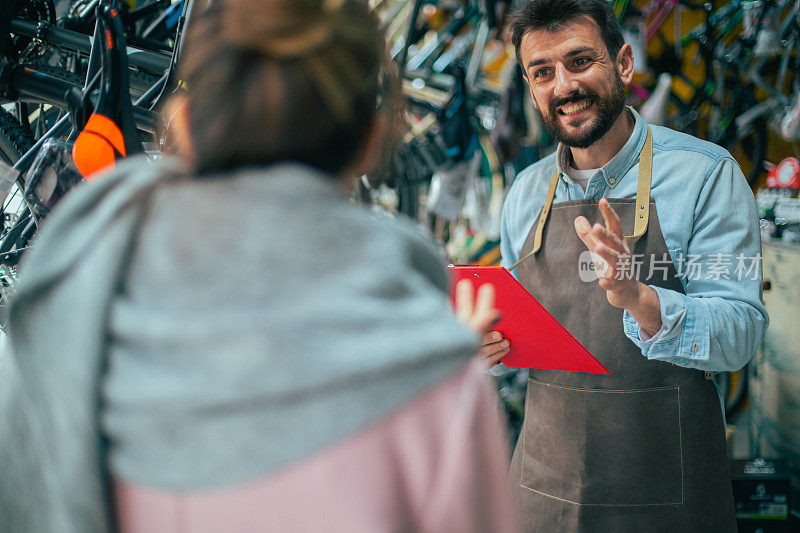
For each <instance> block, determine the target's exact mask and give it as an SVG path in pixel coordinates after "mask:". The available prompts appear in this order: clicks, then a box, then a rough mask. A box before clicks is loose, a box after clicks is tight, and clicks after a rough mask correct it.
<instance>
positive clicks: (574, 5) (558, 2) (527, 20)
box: [508, 0, 625, 71]
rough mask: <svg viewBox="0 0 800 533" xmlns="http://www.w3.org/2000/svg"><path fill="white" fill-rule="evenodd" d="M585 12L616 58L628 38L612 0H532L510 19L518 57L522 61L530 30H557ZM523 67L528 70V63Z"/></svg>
mask: <svg viewBox="0 0 800 533" xmlns="http://www.w3.org/2000/svg"><path fill="white" fill-rule="evenodd" d="M582 15H586V16H588V17H589V18H591V19H592V20H593V21H595V23H596V24H597V26H598V27H599V28H600V36H601V37H602V39H603V42H604V43H605V45H606V49H607V50H608V54H609V56H610V57H611V60H612V61H614V60H616V58H617V54H618V53H619V51H620V49H621V48H622V45H624V44H625V39H624V38H623V37H622V29H621V28H620V27H619V22H618V21H617V17H616V16H615V15H614V11H613V10H612V9H611V3H610V2H609V1H608V0H531V1H530V2H528V3H527V4H526V5H524V6H523V7H521V8H519V9H518V10H516V11H515V12H514V13H512V14H511V15H510V16H509V20H508V28H509V29H510V30H511V42H512V43H514V49H515V50H516V51H517V61H519V62H520V64H521V65H522V60H521V59H520V55H519V47H520V45H521V44H522V37H524V36H525V34H526V33H528V32H529V31H536V30H541V29H544V30H547V31H553V32H555V31H558V30H560V29H561V28H562V27H563V26H564V25H565V24H567V23H569V22H571V21H573V20H574V19H576V18H577V17H580V16H582ZM522 69H523V71H524V70H525V65H522Z"/></svg>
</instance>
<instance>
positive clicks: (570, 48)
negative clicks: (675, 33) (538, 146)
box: [482, 0, 769, 533]
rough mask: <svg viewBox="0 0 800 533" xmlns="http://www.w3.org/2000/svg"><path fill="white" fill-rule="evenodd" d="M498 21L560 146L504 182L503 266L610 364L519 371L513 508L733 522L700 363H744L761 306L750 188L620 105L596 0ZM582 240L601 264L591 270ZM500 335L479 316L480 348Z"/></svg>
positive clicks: (570, 0) (711, 389) (727, 526)
mask: <svg viewBox="0 0 800 533" xmlns="http://www.w3.org/2000/svg"><path fill="white" fill-rule="evenodd" d="M510 27H511V33H512V41H513V43H514V46H515V48H516V50H517V58H518V60H519V62H520V65H521V66H522V69H523V72H524V76H525V79H526V81H527V82H528V85H529V87H530V94H531V97H532V99H533V103H534V106H535V107H536V109H537V110H538V111H539V113H540V114H541V118H542V121H543V123H544V125H545V127H546V128H547V130H548V131H549V132H550V134H551V135H552V136H553V137H554V138H555V139H556V140H558V141H559V146H558V149H557V151H556V153H554V154H552V155H550V156H548V157H545V158H544V159H542V160H541V161H539V162H537V163H535V164H534V165H532V166H530V167H528V168H527V169H525V170H523V171H522V172H521V173H520V174H519V176H517V179H516V180H515V182H514V185H513V186H512V188H511V190H510V191H509V193H508V196H507V198H506V201H505V205H504V208H503V216H502V229H501V248H502V255H503V265H504V266H506V267H508V268H510V269H511V270H512V272H514V273H515V275H516V276H517V278H518V279H519V281H520V282H521V283H522V285H523V286H524V287H525V288H526V289H527V290H528V291H529V292H530V293H531V294H532V295H533V296H534V297H535V298H536V299H537V300H538V301H539V302H540V303H541V304H542V305H543V306H544V307H545V308H546V309H547V310H548V311H549V312H550V314H551V315H553V316H554V317H555V318H556V319H557V320H558V321H559V322H560V323H561V324H562V325H563V326H564V327H565V328H566V329H567V330H568V331H569V332H570V333H571V334H572V335H573V336H574V337H575V338H577V339H578V341H579V342H580V343H581V344H582V345H583V346H584V347H585V348H586V349H587V350H589V351H590V352H591V353H592V355H594V357H595V358H596V359H598V360H599V361H600V363H601V364H602V365H603V366H605V368H607V369H608V370H609V372H610V373H609V374H607V375H605V374H589V373H578V372H563V371H555V370H531V372H530V375H529V379H528V392H527V397H526V403H525V409H526V413H525V421H524V425H523V429H522V433H521V436H520V439H519V441H518V442H517V446H516V449H515V453H514V459H513V461H512V467H511V477H512V480H513V482H514V484H515V486H516V487H517V490H516V492H517V499H518V502H519V506H520V509H521V511H522V515H523V523H524V524H525V526H526V529H527V530H528V531H537V532H539V531H541V532H545V531H546V532H550V531H559V532H561V531H598V532H602V533H608V532H614V533H618V532H625V531H631V532H642V531H646V532H648V533H649V532H657V531H682V532H683V531H698V532H699V531H709V532H715V533H720V532H728V531H735V530H736V521H735V515H734V509H733V497H732V492H731V481H730V472H729V467H728V458H727V453H726V446H725V434H724V413H723V411H722V409H721V408H720V403H721V402H720V397H719V396H718V393H717V390H716V388H715V386H714V383H713V381H711V377H713V373H714V372H720V371H729V370H736V369H739V368H742V367H743V366H744V365H745V364H747V362H748V361H749V360H750V358H751V357H752V355H753V353H754V352H755V350H756V348H757V346H758V344H759V342H760V340H761V337H762V335H763V332H764V329H765V328H766V326H767V323H768V320H769V319H768V316H767V313H766V310H765V309H764V306H763V304H762V303H761V300H760V290H761V271H760V262H759V263H758V264H757V265H755V267H754V268H752V270H750V271H748V274H752V275H749V276H743V275H742V273H743V271H742V270H739V269H738V268H737V269H736V270H734V266H733V265H736V264H737V260H738V261H748V260H751V261H756V260H758V259H760V256H759V254H760V249H761V248H760V247H761V243H760V234H759V225H758V216H757V212H756V207H755V201H754V199H753V195H752V192H751V191H750V189H749V187H748V186H747V182H746V180H745V178H744V176H743V175H742V172H741V170H740V168H739V166H738V164H737V163H736V161H734V159H733V158H732V157H731V155H730V154H729V153H728V152H727V151H725V150H724V149H723V148H720V147H718V146H716V145H713V144H711V143H708V142H705V141H701V140H699V139H696V138H694V137H691V136H689V135H685V134H681V133H677V132H674V131H672V130H669V129H667V128H662V127H658V126H648V125H647V124H646V123H645V122H644V120H643V119H642V117H641V116H639V114H638V113H636V112H635V111H634V110H633V109H630V108H625V107H624V102H623V101H624V87H625V86H626V85H628V84H629V83H630V82H631V80H632V78H633V52H632V50H631V47H630V45H629V44H626V43H625V42H624V40H623V38H622V33H621V31H620V28H619V25H618V23H617V20H616V18H615V16H614V13H613V11H612V10H611V8H610V6H609V2H608V1H606V0H534V1H532V2H530V3H529V4H528V5H526V6H525V7H523V8H522V9H521V10H519V11H518V12H516V13H515V14H514V15H513V16H512V18H511V22H510ZM731 206H736V207H735V209H731ZM587 249H588V251H589V252H591V257H592V258H593V260H594V261H598V262H600V263H605V264H604V265H603V266H604V268H601V269H599V270H600V271H601V272H603V274H602V276H601V277H594V278H592V279H590V280H588V281H586V280H585V279H581V276H580V275H579V268H580V265H581V261H582V260H584V261H585V256H586V252H587ZM684 257H689V258H693V260H694V261H695V262H696V266H699V267H700V269H697V268H695V269H693V270H692V271H691V272H690V271H689V269H685V268H682V265H684V262H683V258H684ZM724 258H727V261H728V263H725V262H724ZM754 264H755V263H754ZM726 265H727V266H729V267H730V268H728V269H727V270H726ZM712 266H713V267H714V270H712V268H711V267H712ZM715 273H716V274H715ZM531 328H532V329H534V328H536V324H531ZM513 348H514V346H513V343H511V344H510V345H509V341H508V340H504V339H503V338H502V335H501V334H500V333H499V332H492V333H490V334H489V335H487V336H486V338H485V339H484V343H483V348H482V354H483V357H484V359H485V360H486V362H487V363H489V364H494V363H497V362H498V361H499V360H500V359H502V357H503V356H504V355H505V354H507V353H508V352H509V350H513Z"/></svg>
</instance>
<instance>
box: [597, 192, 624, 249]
mask: <svg viewBox="0 0 800 533" xmlns="http://www.w3.org/2000/svg"><path fill="white" fill-rule="evenodd" d="M599 206H600V213H602V215H603V219H604V220H605V221H606V228H608V230H609V231H610V232H611V233H613V234H615V235H617V236H619V238H620V239H622V238H624V235H623V234H622V224H620V221H619V216H618V215H617V212H616V211H614V208H613V207H611V204H609V203H608V200H606V199H605V198H601V199H600V203H599Z"/></svg>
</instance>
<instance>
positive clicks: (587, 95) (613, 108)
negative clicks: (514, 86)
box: [540, 73, 625, 148]
mask: <svg viewBox="0 0 800 533" xmlns="http://www.w3.org/2000/svg"><path fill="white" fill-rule="evenodd" d="M615 74H616V75H615V76H614V87H612V89H611V92H610V94H609V95H607V96H601V95H600V94H598V93H597V92H595V91H591V90H585V91H581V90H578V91H575V92H574V93H572V94H570V95H569V96H567V97H565V98H556V99H553V100H552V101H551V102H550V106H549V108H548V110H549V115H548V116H544V114H543V113H540V115H541V117H542V124H543V125H544V129H545V131H546V132H547V134H548V135H550V137H552V138H553V139H555V140H556V141H558V142H561V143H564V144H565V145H567V146H569V147H572V148H589V147H590V146H591V145H593V144H594V143H595V142H597V141H598V140H599V139H600V138H602V137H603V135H605V134H606V133H608V130H610V129H611V126H613V125H614V122H615V121H616V120H617V117H619V115H620V114H621V113H622V111H623V110H624V109H625V86H624V85H623V84H622V79H620V77H619V74H618V73H615ZM581 100H589V101H590V102H593V103H595V104H597V118H595V119H594V122H593V123H592V124H591V125H590V127H589V129H588V131H586V132H585V133H580V134H576V135H570V134H568V133H567V132H566V131H565V130H564V128H563V126H561V124H560V123H559V118H560V117H561V116H562V115H559V114H558V113H557V112H556V109H558V108H559V107H561V106H563V105H566V104H569V103H573V102H579V101H581Z"/></svg>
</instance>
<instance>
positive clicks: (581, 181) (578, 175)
mask: <svg viewBox="0 0 800 533" xmlns="http://www.w3.org/2000/svg"><path fill="white" fill-rule="evenodd" d="M598 170H600V169H598V168H592V169H589V170H578V169H577V168H572V165H570V166H569V168H567V175H569V177H570V178H571V179H572V181H574V182H575V183H577V184H578V185H580V186H581V189H583V192H586V187H587V185H589V180H590V179H591V178H592V176H594V174H595V172H597V171H598Z"/></svg>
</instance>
